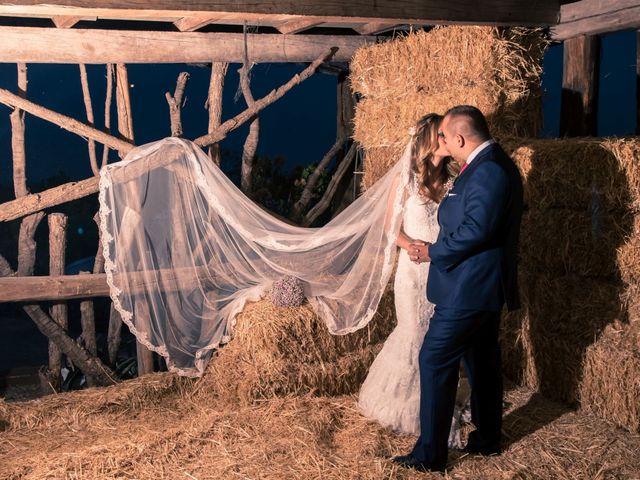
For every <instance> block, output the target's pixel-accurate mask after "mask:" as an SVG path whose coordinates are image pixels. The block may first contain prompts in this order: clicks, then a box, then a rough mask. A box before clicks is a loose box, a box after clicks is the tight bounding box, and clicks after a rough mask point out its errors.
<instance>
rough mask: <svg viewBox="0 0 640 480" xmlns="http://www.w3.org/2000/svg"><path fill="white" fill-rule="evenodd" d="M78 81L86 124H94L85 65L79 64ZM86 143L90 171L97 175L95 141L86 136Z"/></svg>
mask: <svg viewBox="0 0 640 480" xmlns="http://www.w3.org/2000/svg"><path fill="white" fill-rule="evenodd" d="M79 67H80V83H81V85H82V98H83V100H84V109H85V111H86V112H87V124H88V125H91V126H92V127H94V126H95V124H96V122H95V118H94V117H93V105H92V104H91V90H90V89H89V79H88V78H87V66H86V65H84V64H80V65H79ZM87 142H88V143H87V145H88V148H89V162H90V163H91V171H92V172H93V174H94V175H96V176H97V175H98V173H99V170H100V167H98V160H97V158H96V142H95V140H93V139H91V138H88V139H87Z"/></svg>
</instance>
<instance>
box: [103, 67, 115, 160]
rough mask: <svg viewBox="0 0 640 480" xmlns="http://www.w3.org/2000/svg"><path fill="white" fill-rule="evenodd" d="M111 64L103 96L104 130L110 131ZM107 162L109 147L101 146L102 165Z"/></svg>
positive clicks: (112, 72)
mask: <svg viewBox="0 0 640 480" xmlns="http://www.w3.org/2000/svg"><path fill="white" fill-rule="evenodd" d="M113 75H114V69H113V64H111V63H109V64H108V65H107V89H106V94H105V98H104V131H105V132H107V133H111V102H112V101H113ZM108 162H109V147H108V146H107V145H103V146H102V165H101V166H102V167H104V166H105V165H106V164H107V163H108Z"/></svg>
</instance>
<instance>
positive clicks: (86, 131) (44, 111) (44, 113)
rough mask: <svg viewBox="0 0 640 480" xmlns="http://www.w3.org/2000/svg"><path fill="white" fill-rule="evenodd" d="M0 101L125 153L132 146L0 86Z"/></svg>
mask: <svg viewBox="0 0 640 480" xmlns="http://www.w3.org/2000/svg"><path fill="white" fill-rule="evenodd" d="M0 103H3V104H4V105H9V106H11V107H14V108H20V109H22V110H24V111H25V112H28V113H30V114H31V115H35V116H36V117H39V118H42V119H43V120H47V121H48V122H51V123H54V124H56V125H57V126H59V127H60V128H64V129H65V130H67V131H69V132H72V133H76V134H78V135H81V136H83V137H87V138H92V139H94V140H96V141H98V142H100V143H102V144H104V145H108V146H109V147H111V148H113V149H115V150H118V151H120V152H123V153H127V152H128V151H129V150H131V149H132V148H133V145H132V144H131V143H128V142H126V141H124V140H120V139H119V138H116V137H114V136H112V135H109V134H108V133H104V132H103V131H101V130H98V129H97V128H94V127H92V126H90V125H87V124H86V123H82V122H79V121H78V120H75V119H73V118H71V117H67V116H66V115H62V114H60V113H57V112H54V111H53V110H49V109H48V108H45V107H43V106H41V105H38V104H36V103H33V102H30V101H29V100H27V99H24V98H22V97H20V96H18V95H15V94H13V93H11V92H10V91H8V90H4V89H2V88H0Z"/></svg>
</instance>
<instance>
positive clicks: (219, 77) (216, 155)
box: [206, 62, 229, 166]
mask: <svg viewBox="0 0 640 480" xmlns="http://www.w3.org/2000/svg"><path fill="white" fill-rule="evenodd" d="M228 67H229V64H228V63H222V62H215V63H212V64H211V80H210V81H209V95H208V96H207V103H206V108H207V109H208V110H209V128H208V129H207V132H208V133H211V132H213V131H214V130H215V129H216V128H218V127H219V126H220V123H221V122H222V90H223V88H224V77H225V75H226V74H227V69H228ZM208 153H209V158H211V160H213V163H215V164H216V165H218V166H220V145H219V144H217V143H214V144H213V145H211V146H210V147H209V152H208Z"/></svg>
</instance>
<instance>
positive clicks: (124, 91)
mask: <svg viewBox="0 0 640 480" xmlns="http://www.w3.org/2000/svg"><path fill="white" fill-rule="evenodd" d="M116 104H117V107H118V133H120V136H121V137H122V138H125V139H126V140H128V141H129V142H131V143H133V142H134V139H133V118H132V116H131V95H130V94H129V74H128V73H127V66H126V65H124V64H121V63H119V64H118V65H116ZM121 154H122V152H121Z"/></svg>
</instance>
